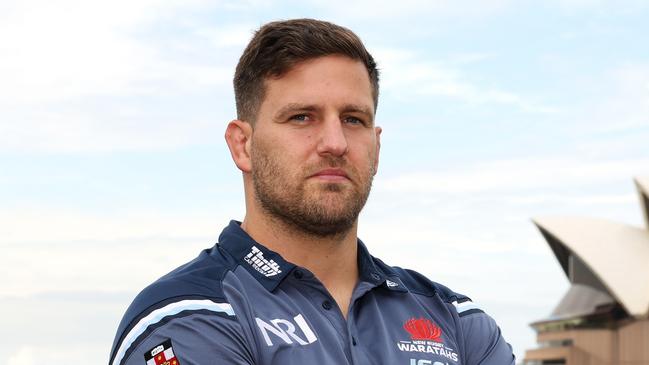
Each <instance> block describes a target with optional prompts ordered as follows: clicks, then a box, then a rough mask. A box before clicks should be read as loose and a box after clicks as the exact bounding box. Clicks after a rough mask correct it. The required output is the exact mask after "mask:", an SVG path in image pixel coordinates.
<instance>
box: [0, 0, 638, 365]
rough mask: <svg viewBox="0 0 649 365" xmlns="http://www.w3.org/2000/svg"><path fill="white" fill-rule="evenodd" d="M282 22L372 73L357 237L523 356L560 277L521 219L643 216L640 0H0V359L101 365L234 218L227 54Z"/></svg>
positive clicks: (559, 288) (231, 56)
mask: <svg viewBox="0 0 649 365" xmlns="http://www.w3.org/2000/svg"><path fill="white" fill-rule="evenodd" d="M296 17H312V18H319V19H323V20H328V21H332V22H336V23H338V24H340V25H343V26H346V27H348V28H350V29H352V30H353V31H355V32H356V33H357V34H358V35H359V36H360V37H361V38H362V39H363V40H364V42H365V44H366V46H367V48H368V49H369V50H370V52H371V53H372V54H373V55H374V57H375V58H376V60H377V62H378V65H379V67H380V70H381V96H380V100H379V107H378V111H377V117H376V121H377V124H378V125H380V126H381V127H382V128H383V134H382V148H381V163H380V167H379V172H378V175H377V177H376V178H375V181H374V187H373V190H372V194H371V196H370V199H369V202H368V204H367V206H366V208H365V210H364V211H363V212H362V214H361V218H360V226H359V237H360V238H361V239H363V241H364V242H365V243H366V244H367V245H368V247H369V249H370V251H371V252H372V253H373V254H374V255H375V256H378V257H381V258H383V259H384V260H385V261H387V262H388V263H389V264H392V265H398V266H403V267H408V268H413V269H416V270H418V271H420V272H422V273H424V274H425V275H427V276H428V277H429V278H430V279H432V280H434V281H438V282H440V283H443V284H445V285H446V286H449V287H450V288H452V289H454V290H455V291H457V292H460V293H463V294H467V295H469V296H470V297H471V298H472V299H473V300H474V302H476V303H478V304H479V305H480V306H481V307H482V308H483V309H484V310H485V311H487V312H488V313H489V314H490V315H491V316H493V317H494V318H495V319H496V320H497V322H498V323H499V325H500V327H501V329H502V332H503V334H504V336H505V338H506V339H507V340H508V342H510V343H511V344H512V346H513V347H514V351H515V353H516V355H517V357H519V358H522V356H523V354H524V351H525V350H526V349H529V348H533V347H535V334H534V331H533V330H532V329H531V328H530V327H529V323H530V322H533V321H535V320H538V319H542V318H544V317H546V316H548V315H549V314H550V313H551V312H552V309H553V308H554V306H555V305H556V304H557V303H558V302H559V300H560V299H561V297H562V295H563V294H564V293H565V292H566V291H567V289H568V281H567V279H566V278H565V275H564V274H563V272H562V270H561V268H560V266H559V265H558V263H557V262H556V260H555V258H554V256H553V254H552V253H551V251H550V249H549V248H548V246H547V244H546V243H545V241H544V240H543V238H542V237H541V235H540V234H539V232H538V230H537V229H536V228H535V226H534V224H533V223H532V221H531V219H532V218H533V217H540V216H589V217H598V218H605V219H611V220H615V221H618V222H624V223H627V224H630V225H636V226H641V225H642V224H643V221H642V213H641V211H640V203H639V201H638V196H637V192H636V190H635V187H634V185H633V177H634V176H649V148H647V140H649V47H647V46H646V38H647V36H649V23H647V21H646V19H647V18H648V17H649V3H647V2H645V1H633V0H630V1H624V2H614V1H604V0H566V1H556V0H555V1H553V0H550V1H544V2H536V1H513V0H512V1H509V0H485V1H464V0H454V1H450V0H449V1H442V0H438V1H416V0H401V1H392V2H376V1H369V0H361V1H344V2H342V1H332V0H329V1H322V0H303V1H263V0H258V1H256V0H255V1H202V0H189V1H187V0H185V1H157V0H142V1H126V0H114V1H110V2H105V1H102V2H98V1H88V0H85V1H73V0H60V1H55V2H53V1H45V0H25V1H17V0H15V1H14V0H0V250H1V252H2V265H1V266H0V310H1V311H2V313H4V314H5V315H4V316H3V318H2V319H0V358H2V359H5V360H4V361H3V362H4V363H6V364H9V365H31V364H36V363H40V362H41V361H42V359H43V358H46V359H48V363H50V364H68V365H76V364H90V363H92V364H95V363H96V364H101V363H106V362H107V359H108V355H109V351H110V346H111V344H112V341H113V336H114V335H115V330H116V328H117V325H118V322H119V320H120V318H121V316H122V314H123V313H124V311H125V309H126V307H127V306H128V305H129V303H130V301H131V300H132V299H133V297H134V296H135V295H136V294H137V293H138V292H139V290H141V289H142V288H143V287H144V286H146V285H147V284H148V283H150V282H152V281H154V280H155V279H157V278H158V277H160V276H161V275H163V274H165V273H166V272H168V271H170V270H172V269H173V268H175V267H177V266H179V265H181V264H182V263H184V262H186V261H189V260H190V259H192V258H193V257H195V256H196V255H197V254H198V253H199V251H200V250H202V249H204V248H208V247H211V246H212V245H213V244H214V243H215V242H216V239H217V237H218V234H219V233H220V231H221V230H222V228H223V227H224V226H225V225H226V224H227V223H228V221H229V220H230V219H237V220H241V219H242V218H243V215H244V206H243V190H242V180H241V175H240V173H239V171H238V170H237V169H236V168H235V166H234V164H233V163H232V161H231V159H230V155H229V152H228V150H227V147H226V145H225V142H224V139H223V134H224V130H225V126H226V125H227V123H228V122H229V121H230V120H231V119H233V118H234V116H235V109H234V96H233V92H232V86H231V83H232V81H231V80H232V76H233V73H234V67H235V65H236V63H237V61H238V58H239V56H240V54H241V52H242V50H243V49H244V47H245V45H246V43H247V42H248V40H249V39H250V38H251V36H252V33H253V32H254V30H255V29H257V28H258V27H259V26H260V25H262V24H264V23H266V22H268V21H273V20H279V19H289V18H296ZM621 267H622V270H623V265H621Z"/></svg>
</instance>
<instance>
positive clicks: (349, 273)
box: [241, 212, 358, 317]
mask: <svg viewBox="0 0 649 365" xmlns="http://www.w3.org/2000/svg"><path fill="white" fill-rule="evenodd" d="M241 228H242V229H243V230H244V231H245V232H246V233H248V235H250V237H252V238H253V239H254V240H255V241H257V242H259V243H261V244H263V245H264V246H266V247H268V248H269V249H271V250H273V251H275V252H277V253H279V254H280V255H282V257H283V258H284V259H285V260H287V261H289V262H292V263H294V264H296V265H299V266H302V267H304V268H306V269H308V270H309V271H311V272H312V273H313V274H314V275H315V276H316V277H317V278H318V279H319V280H320V281H321V282H322V284H323V285H324V286H325V288H327V290H328V291H329V293H330V294H331V295H332V296H333V298H334V299H335V300H336V302H337V303H338V306H339V307H340V309H341V311H342V312H343V315H344V316H345V317H346V316H347V308H348V307H349V301H350V299H351V294H352V291H353V289H354V287H355V286H356V282H357V280H358V262H357V250H358V246H357V239H356V232H357V224H356V223H354V225H353V226H352V227H351V229H350V230H349V231H348V232H345V233H344V234H340V235H336V236H331V237H319V236H315V235H309V234H308V233H306V232H300V231H299V230H297V229H295V228H294V227H291V226H290V225H289V224H287V223H285V222H283V221H281V220H279V219H277V218H274V217H269V216H268V215H259V214H250V212H249V213H248V214H246V217H245V219H244V220H243V222H242V224H241Z"/></svg>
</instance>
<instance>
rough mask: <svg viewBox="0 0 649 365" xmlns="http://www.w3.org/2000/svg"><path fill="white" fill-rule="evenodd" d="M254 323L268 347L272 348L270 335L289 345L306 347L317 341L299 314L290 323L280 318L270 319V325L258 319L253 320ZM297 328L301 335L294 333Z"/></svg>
mask: <svg viewBox="0 0 649 365" xmlns="http://www.w3.org/2000/svg"><path fill="white" fill-rule="evenodd" d="M255 321H256V322H257V327H259V330H260V331H261V334H262V335H263V336H264V340H265V341H266V345H268V346H273V341H272V338H271V336H270V335H273V338H275V340H277V339H278V338H279V339H280V340H282V341H284V343H286V344H289V345H290V344H292V343H293V341H295V342H297V343H298V344H300V345H302V346H306V345H308V344H311V343H314V342H316V341H317V340H318V338H317V337H316V336H315V333H313V331H312V330H311V328H310V327H309V325H308V324H307V323H306V320H304V317H302V315H301V314H298V315H297V316H295V317H293V320H292V321H291V320H287V319H282V318H276V319H271V320H270V323H269V322H266V321H264V320H263V319H260V318H255ZM298 328H299V329H300V332H302V333H301V334H298V333H296V332H297V330H298Z"/></svg>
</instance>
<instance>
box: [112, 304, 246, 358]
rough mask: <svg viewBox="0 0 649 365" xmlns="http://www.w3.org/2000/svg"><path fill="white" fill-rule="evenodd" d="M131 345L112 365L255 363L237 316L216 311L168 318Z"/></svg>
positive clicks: (148, 329) (149, 329)
mask: <svg viewBox="0 0 649 365" xmlns="http://www.w3.org/2000/svg"><path fill="white" fill-rule="evenodd" d="M128 347H129V348H128V349H127V350H126V351H124V353H123V355H120V356H122V358H121V359H120V358H117V359H115V361H113V365H158V364H169V365H208V364H209V365H213V364H233V365H253V364H255V362H254V360H253V356H252V353H251V351H250V349H249V347H248V345H247V341H246V339H245V338H244V336H243V331H242V329H241V325H240V324H239V323H238V322H237V320H236V319H234V318H225V317H222V316H219V315H214V314H204V313H194V314H190V315H186V316H181V317H176V318H172V319H166V320H165V321H164V323H158V324H157V325H153V326H152V327H149V328H147V330H146V331H145V332H144V333H143V334H142V335H140V336H139V337H138V338H137V339H136V340H135V341H134V342H133V343H132V344H130V345H129V346H128ZM174 360H175V361H176V362H174ZM167 361H168V362H167Z"/></svg>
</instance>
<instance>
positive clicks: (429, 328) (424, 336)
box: [397, 318, 458, 365]
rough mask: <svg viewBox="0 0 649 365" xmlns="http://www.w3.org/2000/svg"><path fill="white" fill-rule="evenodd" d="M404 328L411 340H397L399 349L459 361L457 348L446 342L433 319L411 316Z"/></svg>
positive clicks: (423, 360) (431, 362)
mask: <svg viewBox="0 0 649 365" xmlns="http://www.w3.org/2000/svg"><path fill="white" fill-rule="evenodd" d="M403 329H404V330H405V331H406V332H408V334H410V341H399V342H397V348H398V349H399V351H401V352H410V353H420V354H430V355H437V356H440V357H441V358H440V357H438V358H440V359H445V360H451V361H454V362H457V361H458V355H457V352H456V350H454V349H453V348H451V347H449V346H447V345H446V344H445V343H444V340H443V339H442V335H443V332H442V329H441V328H440V327H439V326H438V325H436V324H435V323H434V322H433V321H431V320H429V319H426V318H411V319H409V320H407V321H406V322H405V323H404V324H403ZM410 363H411V364H414V365H424V364H433V365H437V364H438V363H441V362H434V361H431V360H425V359H422V360H418V361H417V360H415V359H411V362H410ZM441 364H443V363H441Z"/></svg>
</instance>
